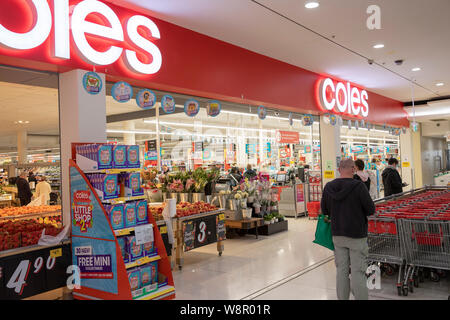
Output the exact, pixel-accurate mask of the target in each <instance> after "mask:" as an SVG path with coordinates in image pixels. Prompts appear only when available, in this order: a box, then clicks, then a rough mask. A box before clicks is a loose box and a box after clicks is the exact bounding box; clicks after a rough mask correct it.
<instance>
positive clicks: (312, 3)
mask: <svg viewBox="0 0 450 320" xmlns="http://www.w3.org/2000/svg"><path fill="white" fill-rule="evenodd" d="M318 6H319V3H318V2H316V1H309V2H307V3H306V4H305V8H307V9H314V8H317V7H318Z"/></svg>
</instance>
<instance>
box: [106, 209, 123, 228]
mask: <svg viewBox="0 0 450 320" xmlns="http://www.w3.org/2000/svg"><path fill="white" fill-rule="evenodd" d="M105 209H106V212H107V213H108V217H109V221H111V226H112V228H113V229H114V230H117V229H123V228H124V227H125V222H124V220H125V219H124V214H123V204H116V205H105Z"/></svg>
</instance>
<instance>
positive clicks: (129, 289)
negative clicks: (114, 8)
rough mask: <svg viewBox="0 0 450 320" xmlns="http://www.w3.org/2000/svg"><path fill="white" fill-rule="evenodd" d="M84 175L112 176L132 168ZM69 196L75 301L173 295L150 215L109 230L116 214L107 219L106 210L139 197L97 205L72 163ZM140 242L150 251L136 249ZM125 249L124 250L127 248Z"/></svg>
mask: <svg viewBox="0 0 450 320" xmlns="http://www.w3.org/2000/svg"><path fill="white" fill-rule="evenodd" d="M77 145H80V144H73V148H72V149H74V147H75V146H77ZM87 171H88V172H89V173H106V174H112V173H113V172H116V171H120V173H127V172H128V171H131V172H132V171H136V169H135V168H134V169H127V168H123V169H120V170H119V169H101V170H97V171H92V170H87ZM108 188H109V185H108ZM105 191H106V189H105ZM70 195H71V220H72V260H73V264H74V265H76V266H78V268H79V270H80V278H81V283H80V287H79V288H75V289H74V292H73V296H74V298H76V299H82V300H86V299H87V300H93V299H108V300H114V299H120V300H131V299H135V300H150V299H173V298H174V297H175V288H174V282H173V278H172V272H171V266H170V262H169V260H168V257H167V253H166V250H165V247H164V243H163V240H162V238H161V234H160V232H159V229H158V226H157V224H156V221H155V220H154V218H153V216H152V215H147V221H144V222H143V223H141V224H138V225H136V226H133V227H126V225H125V227H124V228H113V223H114V224H115V223H116V222H117V221H116V220H115V216H114V218H113V219H112V220H113V221H111V219H110V217H109V216H108V211H107V210H106V208H105V207H107V206H108V205H111V204H119V203H124V206H126V204H129V203H130V201H131V202H133V201H136V200H140V199H144V198H145V197H144V196H130V197H116V198H112V199H108V200H103V201H101V200H100V197H99V195H98V194H97V192H96V189H94V187H93V185H92V184H91V182H90V180H89V179H88V177H87V176H86V174H85V172H83V171H82V170H81V169H80V168H79V167H78V165H77V163H76V162H75V161H74V160H70ZM123 216H124V217H126V218H125V219H127V218H128V213H126V212H124V214H123ZM125 219H124V220H125ZM127 238H128V240H125V239H127ZM142 239H146V240H145V241H144V245H145V244H146V243H153V245H152V246H151V247H150V249H145V250H144V249H142V248H145V246H144V247H141V244H140V243H142V241H143V240H142ZM124 241H125V242H124ZM124 243H125V245H124ZM125 246H129V247H128V248H129V250H126V249H125ZM136 248H137V249H136ZM147 251H148V252H147Z"/></svg>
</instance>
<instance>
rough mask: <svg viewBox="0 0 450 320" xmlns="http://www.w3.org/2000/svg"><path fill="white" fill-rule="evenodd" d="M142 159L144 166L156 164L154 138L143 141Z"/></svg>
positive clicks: (156, 154)
mask: <svg viewBox="0 0 450 320" xmlns="http://www.w3.org/2000/svg"><path fill="white" fill-rule="evenodd" d="M144 160H145V166H146V167H148V166H157V165H158V162H157V161H158V151H157V148H156V140H149V141H145V144H144Z"/></svg>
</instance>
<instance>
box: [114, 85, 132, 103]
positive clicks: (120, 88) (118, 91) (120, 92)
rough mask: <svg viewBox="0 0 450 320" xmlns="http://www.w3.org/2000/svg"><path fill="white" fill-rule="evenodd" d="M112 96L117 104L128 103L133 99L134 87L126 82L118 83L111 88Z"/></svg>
mask: <svg viewBox="0 0 450 320" xmlns="http://www.w3.org/2000/svg"><path fill="white" fill-rule="evenodd" d="M111 96H112V97H113V99H114V100H116V101H117V102H120V103H125V102H128V101H130V100H131V98H132V97H133V87H132V86H130V85H129V84H128V83H126V82H124V81H120V82H117V83H116V84H115V85H113V87H112V88H111Z"/></svg>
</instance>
